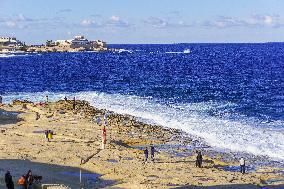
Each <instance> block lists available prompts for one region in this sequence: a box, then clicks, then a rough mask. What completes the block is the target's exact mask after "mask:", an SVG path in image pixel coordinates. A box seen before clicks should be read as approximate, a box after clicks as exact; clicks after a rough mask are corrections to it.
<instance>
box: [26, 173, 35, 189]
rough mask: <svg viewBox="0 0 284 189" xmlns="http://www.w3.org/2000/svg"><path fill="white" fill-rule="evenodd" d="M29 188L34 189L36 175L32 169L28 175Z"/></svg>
mask: <svg viewBox="0 0 284 189" xmlns="http://www.w3.org/2000/svg"><path fill="white" fill-rule="evenodd" d="M26 183H27V189H33V183H34V177H33V174H32V171H31V170H29V171H28V173H27V175H26Z"/></svg>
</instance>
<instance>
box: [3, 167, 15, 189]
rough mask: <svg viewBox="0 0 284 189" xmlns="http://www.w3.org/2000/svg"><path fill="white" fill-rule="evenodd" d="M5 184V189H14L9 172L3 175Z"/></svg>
mask: <svg viewBox="0 0 284 189" xmlns="http://www.w3.org/2000/svg"><path fill="white" fill-rule="evenodd" d="M5 183H6V187H7V189H14V182H13V179H12V176H11V174H10V171H7V172H6V174H5Z"/></svg>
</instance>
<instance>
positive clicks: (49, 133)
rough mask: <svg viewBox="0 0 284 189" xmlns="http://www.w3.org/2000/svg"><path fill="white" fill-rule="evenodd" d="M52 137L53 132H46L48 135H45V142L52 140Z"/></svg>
mask: <svg viewBox="0 0 284 189" xmlns="http://www.w3.org/2000/svg"><path fill="white" fill-rule="evenodd" d="M52 135H53V132H52V131H51V130H48V133H47V141H48V142H50V140H51V139H52Z"/></svg>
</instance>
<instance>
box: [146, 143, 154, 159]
mask: <svg viewBox="0 0 284 189" xmlns="http://www.w3.org/2000/svg"><path fill="white" fill-rule="evenodd" d="M150 154H151V161H152V162H154V156H155V148H154V146H153V145H151V146H150ZM144 155H145V160H144V163H146V162H147V161H148V157H149V150H148V147H146V148H145V150H144Z"/></svg>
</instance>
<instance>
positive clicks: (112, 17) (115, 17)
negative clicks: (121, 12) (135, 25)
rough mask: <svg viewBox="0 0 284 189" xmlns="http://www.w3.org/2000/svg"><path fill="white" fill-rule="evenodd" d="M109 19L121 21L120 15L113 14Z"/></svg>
mask: <svg viewBox="0 0 284 189" xmlns="http://www.w3.org/2000/svg"><path fill="white" fill-rule="evenodd" d="M109 19H110V20H111V21H114V22H119V21H120V18H119V16H111V17H110V18H109Z"/></svg>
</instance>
